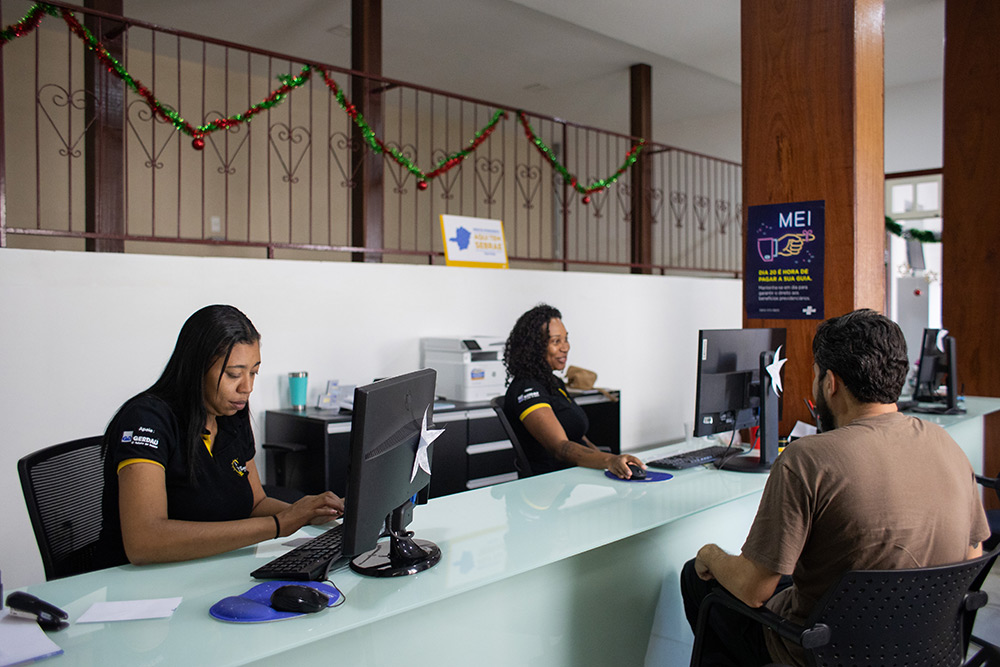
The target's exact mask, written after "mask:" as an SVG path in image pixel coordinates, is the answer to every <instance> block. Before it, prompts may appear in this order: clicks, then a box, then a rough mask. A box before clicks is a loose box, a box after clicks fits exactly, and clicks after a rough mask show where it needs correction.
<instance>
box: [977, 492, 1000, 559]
mask: <svg viewBox="0 0 1000 667" xmlns="http://www.w3.org/2000/svg"><path fill="white" fill-rule="evenodd" d="M976 481H977V482H979V484H980V485H981V486H982V487H983V488H984V489H993V491H994V492H995V493H996V494H997V500H1000V477H984V476H983V475H976ZM986 520H987V521H989V523H990V537H989V538H988V539H987V540H986V541H985V542H983V551H989V550H992V549H994V548H995V547H996V546H997V545H998V544H1000V510H986Z"/></svg>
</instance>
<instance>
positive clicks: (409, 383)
mask: <svg viewBox="0 0 1000 667" xmlns="http://www.w3.org/2000/svg"><path fill="white" fill-rule="evenodd" d="M436 378H437V373H436V371H434V370H433V369H430V368H428V369H423V370H419V371H414V372H413V373H407V374H406V375H400V376H398V377H393V378H388V379H384V380H380V381H378V382H374V383H372V384H369V385H365V386H363V387H357V388H356V389H355V390H354V414H353V418H352V423H351V446H350V449H351V452H350V465H349V468H348V476H347V477H348V478H347V494H346V498H345V512H344V542H343V554H344V555H345V556H349V557H350V556H354V557H355V558H354V559H353V560H352V561H351V569H352V570H354V571H355V572H358V573H359V574H364V575H369V576H375V577H392V576H400V575H407V574H416V573H417V572H420V571H422V570H426V569H427V568H429V567H432V566H433V565H435V564H437V562H438V561H439V560H441V550H440V549H439V548H438V547H437V545H435V544H434V543H433V542H428V541H427V540H416V539H413V533H412V532H409V531H407V530H406V526H407V525H409V523H410V521H411V520H412V518H413V507H414V505H415V504H416V503H417V499H418V494H421V492H422V491H424V489H426V487H427V486H428V485H429V484H430V479H431V477H430V475H429V474H428V473H427V472H425V471H424V470H423V469H422V468H420V467H417V468H416V474H415V475H414V474H413V473H414V461H415V459H416V456H417V450H418V445H419V442H420V433H421V427H422V424H423V423H424V416H425V415H426V417H427V427H428V428H431V427H432V423H431V422H432V418H433V405H434V385H435V380H436ZM431 449H432V447H428V451H427V455H428V462H430V460H431V456H430V454H431V452H430V450H431ZM428 465H429V463H428ZM424 497H425V498H426V496H424ZM386 534H387V535H388V536H389V540H388V541H383V542H379V538H380V537H381V536H383V535H386Z"/></svg>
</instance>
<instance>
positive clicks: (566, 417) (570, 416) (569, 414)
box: [504, 375, 590, 474]
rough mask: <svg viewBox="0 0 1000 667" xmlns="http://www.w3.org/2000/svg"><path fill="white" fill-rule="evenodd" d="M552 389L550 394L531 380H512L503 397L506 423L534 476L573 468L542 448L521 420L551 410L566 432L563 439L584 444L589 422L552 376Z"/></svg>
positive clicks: (559, 382) (535, 381)
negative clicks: (529, 464)
mask: <svg viewBox="0 0 1000 667" xmlns="http://www.w3.org/2000/svg"><path fill="white" fill-rule="evenodd" d="M552 382H553V385H554V390H553V391H551V392H550V391H549V390H548V389H546V388H545V385H544V384H543V383H542V382H540V381H538V380H532V379H523V378H514V379H513V380H512V381H511V383H510V386H508V387H507V395H506V396H505V397H504V413H505V414H506V415H507V421H509V422H510V423H511V425H512V426H513V427H514V432H515V433H517V438H518V440H519V441H520V443H521V448H522V449H524V453H525V455H526V456H527V457H528V460H529V461H530V462H531V468H532V470H533V471H534V472H535V473H536V474H537V473H541V472H551V471H553V470H562V469H563V468H569V467H572V466H571V465H570V464H568V463H566V462H564V461H560V460H558V459H556V458H554V457H553V456H551V455H550V454H549V453H548V451H547V450H546V449H545V447H543V446H542V444H541V443H540V442H538V441H537V440H535V438H534V437H533V436H532V435H531V434H530V433H529V432H528V429H526V428H525V427H524V423H523V421H522V420H523V419H524V418H525V417H527V416H528V415H529V414H531V412H532V411H534V410H537V409H538V408H541V407H543V406H548V407H550V408H552V412H554V413H555V415H556V419H558V420H559V423H560V424H561V425H562V427H563V430H564V431H566V437H567V438H569V439H570V440H571V441H573V442H578V443H581V444H582V443H583V437H584V436H585V435H587V430H588V429H589V428H590V422H589V420H588V419H587V413H585V412H584V411H583V408H581V407H580V406H579V405H577V404H576V403H575V402H573V399H572V398H570V396H569V394H568V393H567V392H566V385H565V384H564V383H563V381H562V380H560V379H559V378H558V377H556V376H555V375H553V376H552Z"/></svg>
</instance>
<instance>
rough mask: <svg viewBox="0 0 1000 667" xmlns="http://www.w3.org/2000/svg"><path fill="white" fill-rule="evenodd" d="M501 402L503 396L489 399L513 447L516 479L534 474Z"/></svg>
mask: <svg viewBox="0 0 1000 667" xmlns="http://www.w3.org/2000/svg"><path fill="white" fill-rule="evenodd" d="M503 402H504V397H503V396H496V397H494V398H492V399H491V400H490V407H492V408H493V411H494V412H496V413H497V418H498V419H500V424H501V425H502V426H503V430H504V432H505V433H506V434H507V438H508V439H509V440H510V444H511V445H512V446H513V447H514V469H515V470H517V477H518V479H524V478H525V477H531V476H532V475H533V474H534V473H533V472H532V470H531V462H530V461H528V457H527V455H526V454H525V453H524V449H523V448H522V447H521V442H520V441H519V440H518V439H517V433H515V432H514V427H513V426H511V424H510V422H509V421H508V420H507V415H505V414H504V411H503Z"/></svg>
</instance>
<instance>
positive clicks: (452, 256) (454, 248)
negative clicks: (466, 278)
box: [441, 215, 507, 269]
mask: <svg viewBox="0 0 1000 667" xmlns="http://www.w3.org/2000/svg"><path fill="white" fill-rule="evenodd" d="M441 239H442V241H443V242H444V260H445V263H446V264H447V265H448V266H477V267H483V268H489V269H506V268H507V245H506V243H505V242H504V237H503V222H502V221H500V220H489V219H487V218H469V217H466V216H463V215H442V216H441Z"/></svg>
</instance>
